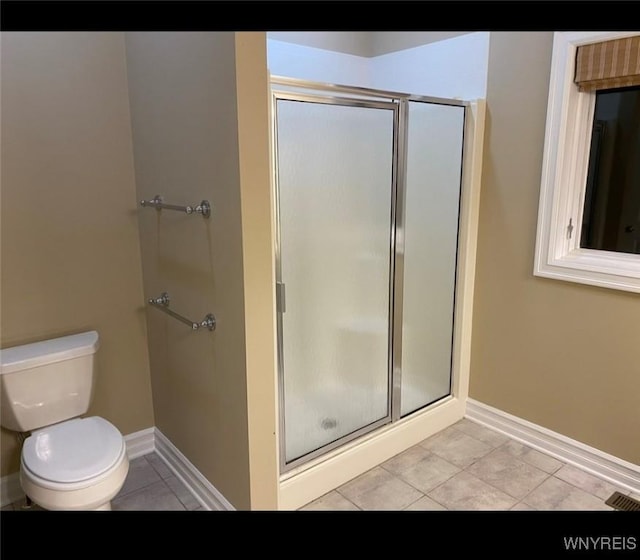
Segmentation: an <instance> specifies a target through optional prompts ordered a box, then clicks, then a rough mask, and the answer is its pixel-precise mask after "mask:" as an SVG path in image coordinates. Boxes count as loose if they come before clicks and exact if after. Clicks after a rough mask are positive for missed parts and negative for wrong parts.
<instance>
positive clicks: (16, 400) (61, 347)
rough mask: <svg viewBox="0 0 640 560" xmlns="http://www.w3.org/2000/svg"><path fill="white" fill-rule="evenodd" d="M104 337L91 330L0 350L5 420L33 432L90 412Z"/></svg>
mask: <svg viewBox="0 0 640 560" xmlns="http://www.w3.org/2000/svg"><path fill="white" fill-rule="evenodd" d="M98 340H99V339H98V333H97V332H96V331H89V332H84V333H79V334H74V335H71V336H63V337H60V338H54V339H50V340H43V341H41V342H34V343H32V344H24V345H22V346H13V347H11V348H3V349H2V350H0V364H1V367H0V424H1V425H2V426H3V427H5V428H7V429H9V430H14V431H17V432H28V431H32V430H36V429H38V428H43V427H45V426H50V425H51V424H56V423H57V422H62V421H64V420H68V419H70V418H75V417H76V416H81V415H82V414H84V413H86V412H87V410H88V409H89V405H90V404H91V398H92V396H93V380H94V356H95V353H96V351H97V350H98V345H99V344H98Z"/></svg>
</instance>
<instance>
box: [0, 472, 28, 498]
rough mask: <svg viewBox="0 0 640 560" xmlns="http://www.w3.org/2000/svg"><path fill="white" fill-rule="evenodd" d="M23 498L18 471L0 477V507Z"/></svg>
mask: <svg viewBox="0 0 640 560" xmlns="http://www.w3.org/2000/svg"><path fill="white" fill-rule="evenodd" d="M22 498H24V492H23V491H22V486H20V473H17V472H16V473H12V474H9V475H7V476H3V477H2V478H0V507H4V506H8V505H9V504H12V503H13V502H17V501H18V500H21V499H22Z"/></svg>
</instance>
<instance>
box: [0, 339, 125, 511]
mask: <svg viewBox="0 0 640 560" xmlns="http://www.w3.org/2000/svg"><path fill="white" fill-rule="evenodd" d="M97 349H98V333H97V332H96V331H89V332H85V333H80V334H75V335H71V336H64V337H61V338H55V339H51V340H44V341H42V342H35V343H33V344H25V345H23V346H14V347H12V348H5V349H2V350H0V362H1V369H0V389H1V392H0V397H1V400H0V406H1V408H0V424H2V426H3V427H5V428H7V429H9V430H13V431H16V432H23V433H24V432H30V433H31V435H29V437H27V438H26V439H25V440H24V445H23V447H22V454H21V460H20V484H21V485H22V489H23V490H24V492H25V494H26V495H27V496H28V497H29V498H30V499H31V500H32V501H33V502H35V503H36V504H38V505H39V506H41V507H43V508H44V509H48V510H110V509H111V500H112V498H113V497H114V496H115V495H116V494H117V493H118V492H119V491H120V489H121V488H122V485H123V484H124V481H125V479H126V477H127V472H128V471H129V460H128V458H127V449H126V444H125V441H124V437H123V436H122V434H121V433H120V432H119V431H118V429H117V428H116V427H115V426H114V425H113V424H111V423H109V422H108V421H107V420H105V419H104V418H100V417H99V416H92V417H88V418H82V417H81V415H82V414H85V413H86V412H87V410H88V409H89V404H90V403H91V398H92V395H93V382H94V375H95V374H94V355H95V353H96V351H97Z"/></svg>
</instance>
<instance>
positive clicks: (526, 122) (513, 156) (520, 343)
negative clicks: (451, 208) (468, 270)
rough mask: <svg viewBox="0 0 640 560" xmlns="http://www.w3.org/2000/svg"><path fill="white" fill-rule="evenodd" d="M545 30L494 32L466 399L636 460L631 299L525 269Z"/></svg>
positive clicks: (540, 135)
mask: <svg viewBox="0 0 640 560" xmlns="http://www.w3.org/2000/svg"><path fill="white" fill-rule="evenodd" d="M552 38H553V34H552V33H508V32H500V33H492V34H491V42H490V51H489V74H488V87H487V109H488V114H487V127H486V133H485V148H484V161H483V166H484V169H483V178H482V194H481V209H480V229H479V239H478V264H477V275H476V286H475V294H476V295H475V308H474V311H475V314H474V321H473V344H472V360H471V379H470V397H471V398H473V399H476V400H478V401H481V402H483V403H486V404H489V405H491V406H494V407H496V408H499V409H502V410H504V411H506V412H509V413H511V414H514V415H516V416H519V417H521V418H524V419H526V420H529V421H531V422H534V423H536V424H539V425H541V426H544V427H545V428H548V429H550V430H554V431H556V432H559V433H561V434H564V435H566V436H568V437H571V438H574V439H576V440H578V441H580V442H583V443H585V444H587V445H590V446H593V447H596V448H598V449H600V450H602V451H605V452H607V453H610V454H612V455H615V456H617V457H619V458H621V459H624V460H627V461H630V462H632V463H636V464H639V463H640V445H639V443H638V433H640V406H639V404H638V403H639V401H638V396H639V395H640V344H639V343H638V340H639V339H638V318H639V317H640V299H638V297H637V295H634V294H630V293H627V292H619V291H615V290H609V289H605V288H595V287H590V286H585V285H580V284H575V283H569V282H562V281H556V280H550V279H543V278H537V277H534V276H533V274H532V270H533V253H534V247H535V234H536V220H537V212H538V196H539V189H540V175H541V165H542V150H543V144H544V128H545V118H546V108H547V94H548V83H549V70H550V60H551V47H552Z"/></svg>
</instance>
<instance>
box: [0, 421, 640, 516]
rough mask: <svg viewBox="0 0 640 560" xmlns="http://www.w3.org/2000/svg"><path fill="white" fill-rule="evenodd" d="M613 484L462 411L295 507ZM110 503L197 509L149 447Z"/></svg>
mask: <svg viewBox="0 0 640 560" xmlns="http://www.w3.org/2000/svg"><path fill="white" fill-rule="evenodd" d="M616 490H619V491H620V492H622V493H623V494H629V492H628V491H626V490H623V489H620V488H616V487H615V486H613V485H612V484H609V483H608V482H606V481H604V480H601V479H599V478H597V477H595V476H593V475H591V474H588V473H586V472H584V471H582V470H580V469H577V468H575V467H573V466H571V465H568V464H565V463H563V462H561V461H558V460H557V459H554V458H553V457H550V456H548V455H545V454H544V453H540V452H539V451H536V450H534V449H531V448H530V447H527V446H525V445H522V444H520V443H518V442H516V441H515V440H512V439H510V438H508V437H506V436H504V435H502V434H500V433H498V432H495V431H493V430H490V429H488V428H485V427H483V426H481V425H479V424H477V423H475V422H473V421H471V420H467V419H464V420H461V421H459V422H457V423H456V424H454V425H453V426H451V427H449V428H446V429H445V430H443V431H442V432H439V433H438V434H436V435H434V436H432V437H430V438H428V439H425V440H424V441H422V442H420V443H419V444H418V445H415V446H414V447H412V448H410V449H408V450H406V451H404V452H403V453H400V454H399V455H396V456H395V457H392V458H391V459H389V460H388V461H386V462H384V463H382V464H381V465H379V466H377V467H375V468H373V469H371V470H370V471H368V472H366V473H364V474H362V475H360V476H358V477H357V478H355V479H353V480H350V481H349V482H347V483H346V484H344V485H342V486H340V487H339V488H337V489H336V490H334V491H332V492H329V493H328V494H326V495H324V496H322V497H320V498H318V499H317V500H314V501H313V502H311V503H309V504H307V505H306V506H304V507H302V508H300V509H301V510H303V511H304V510H414V511H419V510H422V511H426V510H611V509H612V508H610V507H609V506H607V505H606V504H605V503H604V502H605V500H606V499H607V498H608V497H609V496H610V495H611V494H612V493H613V492H614V491H616ZM630 495H631V496H632V497H634V498H636V499H640V496H639V495H635V494H630ZM23 505H24V502H16V503H14V504H11V505H10V506H7V507H5V508H2V509H3V510H5V509H16V510H18V509H23ZM112 508H113V510H116V511H117V510H144V511H151V510H163V511H166V510H174V511H175V510H202V509H203V508H202V507H201V506H200V504H199V502H198V501H197V500H196V499H195V498H194V497H193V496H192V495H191V493H190V492H189V490H187V488H186V487H185V486H184V485H183V484H182V483H181V482H180V480H179V479H178V478H177V477H176V476H175V475H174V474H173V473H172V472H171V470H169V468H168V467H167V466H166V465H165V463H164V462H163V461H162V459H160V458H159V457H158V456H157V455H156V454H150V455H145V456H144V457H139V458H137V459H134V460H133V461H131V465H130V469H129V475H128V477H127V480H126V482H125V485H124V487H123V488H122V490H121V491H120V493H119V494H118V496H116V498H114V500H113V502H112Z"/></svg>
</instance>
